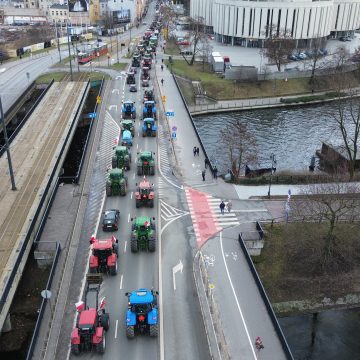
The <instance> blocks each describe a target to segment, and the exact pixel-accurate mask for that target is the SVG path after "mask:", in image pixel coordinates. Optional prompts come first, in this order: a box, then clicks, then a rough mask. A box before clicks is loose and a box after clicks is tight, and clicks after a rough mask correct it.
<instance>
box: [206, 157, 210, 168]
mask: <svg viewBox="0 0 360 360" xmlns="http://www.w3.org/2000/svg"><path fill="white" fill-rule="evenodd" d="M208 165H209V159H208V158H205V169H207V167H208Z"/></svg>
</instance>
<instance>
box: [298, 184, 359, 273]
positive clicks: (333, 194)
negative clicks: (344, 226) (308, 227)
mask: <svg viewBox="0 0 360 360" xmlns="http://www.w3.org/2000/svg"><path fill="white" fill-rule="evenodd" d="M331 180H333V181H332V182H330V183H326V184H311V185H307V186H306V187H304V188H303V189H302V191H301V195H302V199H301V200H296V201H294V202H293V205H292V212H293V213H294V214H295V215H297V216H301V217H307V218H308V219H310V221H317V222H320V221H321V222H322V223H323V222H325V223H327V224H328V226H327V230H326V233H325V234H323V235H322V236H323V240H324V242H323V247H322V249H321V251H320V254H319V256H320V259H319V260H320V264H321V268H322V270H327V269H329V268H333V267H334V266H335V267H338V266H341V265H342V264H344V263H345V262H346V259H344V255H343V254H342V251H341V249H340V247H339V244H338V243H337V237H336V235H335V231H334V230H335V228H336V224H337V223H338V222H340V221H342V222H349V223H350V222H352V221H353V220H354V219H357V220H358V219H359V216H360V197H359V196H356V195H355V194H358V193H359V190H360V187H359V185H358V184H356V183H347V182H342V180H343V179H342V178H341V177H333V178H332V179H331Z"/></svg>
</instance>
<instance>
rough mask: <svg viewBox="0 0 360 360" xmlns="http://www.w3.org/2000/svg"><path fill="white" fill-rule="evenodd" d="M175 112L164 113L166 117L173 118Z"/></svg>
mask: <svg viewBox="0 0 360 360" xmlns="http://www.w3.org/2000/svg"><path fill="white" fill-rule="evenodd" d="M174 115H175V112H174V111H167V112H166V116H174Z"/></svg>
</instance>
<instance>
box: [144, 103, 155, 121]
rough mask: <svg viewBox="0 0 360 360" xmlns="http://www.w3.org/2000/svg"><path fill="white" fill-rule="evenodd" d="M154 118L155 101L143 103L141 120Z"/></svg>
mask: <svg viewBox="0 0 360 360" xmlns="http://www.w3.org/2000/svg"><path fill="white" fill-rule="evenodd" d="M145 118H154V120H156V107H155V101H145V103H144V108H143V119H145Z"/></svg>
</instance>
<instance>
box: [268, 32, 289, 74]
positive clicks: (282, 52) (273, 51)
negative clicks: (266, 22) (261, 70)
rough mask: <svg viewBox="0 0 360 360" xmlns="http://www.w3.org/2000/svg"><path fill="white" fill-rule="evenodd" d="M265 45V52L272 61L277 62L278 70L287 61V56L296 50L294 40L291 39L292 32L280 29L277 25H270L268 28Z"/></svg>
mask: <svg viewBox="0 0 360 360" xmlns="http://www.w3.org/2000/svg"><path fill="white" fill-rule="evenodd" d="M265 35H266V37H267V38H266V40H265V43H264V45H265V47H264V49H263V54H264V56H266V57H267V58H268V60H269V62H270V63H275V65H276V67H277V69H278V71H281V67H282V66H283V65H285V64H286V63H287V57H288V55H289V54H290V53H291V51H292V50H294V47H295V46H294V41H293V40H292V39H291V34H290V32H288V31H286V30H284V29H280V30H279V31H278V30H277V28H276V27H275V26H272V27H268V28H267V30H266V33H265Z"/></svg>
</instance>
